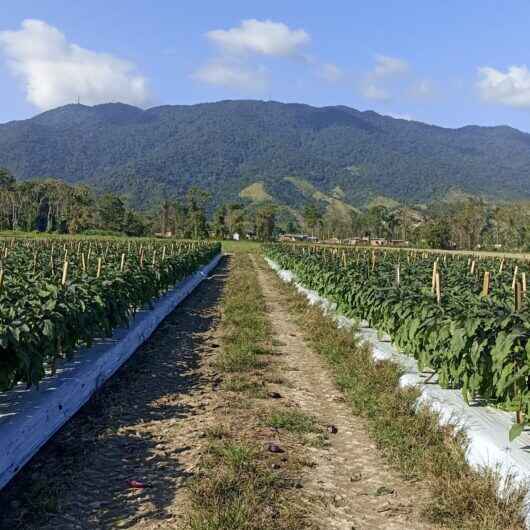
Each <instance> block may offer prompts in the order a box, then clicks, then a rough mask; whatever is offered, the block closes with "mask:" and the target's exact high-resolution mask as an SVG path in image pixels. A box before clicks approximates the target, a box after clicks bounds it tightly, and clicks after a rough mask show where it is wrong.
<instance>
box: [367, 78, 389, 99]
mask: <svg viewBox="0 0 530 530" xmlns="http://www.w3.org/2000/svg"><path fill="white" fill-rule="evenodd" d="M361 93H362V95H363V96H364V97H365V98H367V99H373V100H375V101H389V100H390V94H389V93H388V91H387V90H386V89H384V88H382V87H380V86H377V85H376V84H374V83H371V82H365V83H363V84H362V85H361Z"/></svg>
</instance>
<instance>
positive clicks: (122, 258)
mask: <svg viewBox="0 0 530 530" xmlns="http://www.w3.org/2000/svg"><path fill="white" fill-rule="evenodd" d="M124 269H125V253H123V254H122V255H121V263H120V272H123V270H124Z"/></svg>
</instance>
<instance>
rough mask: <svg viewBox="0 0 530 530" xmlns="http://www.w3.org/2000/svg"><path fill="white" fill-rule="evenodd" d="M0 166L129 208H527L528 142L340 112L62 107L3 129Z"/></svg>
mask: <svg viewBox="0 0 530 530" xmlns="http://www.w3.org/2000/svg"><path fill="white" fill-rule="evenodd" d="M0 167H7V168H8V169H9V170H11V172H12V173H13V174H14V175H15V176H16V177H17V178H19V179H31V178H40V177H56V178H59V179H63V180H65V181H68V182H83V183H87V184H89V185H92V186H94V187H96V188H97V189H98V190H101V191H113V192H118V193H121V194H123V195H126V196H128V197H129V199H130V201H131V203H132V204H133V205H136V206H140V207H143V206H146V205H148V204H150V203H151V202H153V201H156V200H159V199H160V198H161V197H163V196H166V195H169V194H174V193H182V192H184V191H186V190H187V189H189V188H190V187H191V186H199V187H201V188H204V189H206V190H208V191H209V192H210V193H211V194H212V204H215V203H218V202H220V201H227V200H238V199H239V200H241V198H242V200H244V201H247V202H250V201H260V200H267V199H272V200H274V201H276V202H278V203H280V204H284V205H286V207H290V208H295V209H296V208H299V207H300V206H301V205H303V204H305V203H307V201H308V200H314V201H317V202H320V203H321V204H323V205H326V206H327V207H332V208H336V209H339V210H342V211H347V210H348V209H351V208H352V207H354V206H360V205H364V204H367V203H369V202H370V201H373V200H376V201H380V200H384V201H391V202H392V201H399V202H405V203H409V204H413V203H424V202H428V201H430V200H432V199H433V198H441V197H445V196H447V194H451V193H452V194H454V193H457V194H458V193H462V194H472V195H481V196H484V197H487V198H494V199H497V200H502V199H511V198H529V197H530V135H529V134H526V133H523V132H520V131H518V130H516V129H512V128H510V127H506V126H500V127H477V126H468V127H462V128H460V129H446V128H442V127H436V126H433V125H427V124H425V123H420V122H416V121H407V120H401V119H394V118H391V117H389V116H382V115H380V114H377V113H375V112H372V111H366V112H360V111H358V110H355V109H352V108H348V107H344V106H336V107H322V108H316V107H311V106H309V105H302V104H284V103H277V102H262V101H221V102H217V103H204V104H198V105H190V106H183V105H176V106H161V107H155V108H151V109H148V110H142V109H138V108H136V107H132V106H129V105H124V104H120V103H112V104H105V105H97V106H94V107H87V106H84V105H67V106H64V107H60V108H57V109H54V110H51V111H48V112H44V113H43V114H40V115H38V116H36V117H34V118H31V119H28V120H23V121H14V122H9V123H6V124H3V125H0Z"/></svg>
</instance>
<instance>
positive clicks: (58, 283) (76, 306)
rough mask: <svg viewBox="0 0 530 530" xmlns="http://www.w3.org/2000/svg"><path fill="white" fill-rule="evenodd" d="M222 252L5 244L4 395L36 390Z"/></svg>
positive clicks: (1, 262)
mask: <svg viewBox="0 0 530 530" xmlns="http://www.w3.org/2000/svg"><path fill="white" fill-rule="evenodd" d="M219 252H220V246H219V244H216V243H205V242H196V243H184V242H181V243H176V242H165V241H158V240H138V241H131V240H116V241H108V240H75V239H70V240H35V239H33V240H32V239H27V240H3V241H0V391H1V390H7V389H9V388H12V387H13V386H14V385H16V384H17V383H19V382H23V383H26V384H27V385H34V384H37V383H38V382H39V381H40V380H41V379H42V377H43V376H44V375H45V373H46V372H47V371H50V370H51V371H52V372H53V371H54V370H55V366H56V361H57V359H60V358H64V357H69V356H71V355H72V354H73V352H74V351H75V350H76V348H79V347H80V346H87V345H90V344H92V342H93V341H94V339H96V338H99V337H105V336H110V335H111V333H112V330H113V328H115V327H117V326H121V325H126V324H127V323H128V321H129V318H130V317H131V316H133V315H134V314H135V312H136V311H138V310H139V309H141V308H143V307H145V306H146V305H149V304H151V303H152V301H153V300H154V299H156V298H157V297H158V296H160V295H161V294H162V293H164V292H165V291H167V290H168V289H171V288H172V287H173V286H175V284H176V283H178V282H179V281H180V280H182V279H183V278H185V277H186V276H188V275H190V274H192V273H193V272H195V271H196V270H197V269H198V268H199V267H200V266H201V265H204V264H206V263H207V262H209V261H210V260H211V259H212V258H213V257H214V256H215V255H216V254H217V253H219Z"/></svg>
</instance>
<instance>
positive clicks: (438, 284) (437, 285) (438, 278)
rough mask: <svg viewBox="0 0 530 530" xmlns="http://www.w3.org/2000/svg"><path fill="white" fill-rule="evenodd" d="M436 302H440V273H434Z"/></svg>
mask: <svg viewBox="0 0 530 530" xmlns="http://www.w3.org/2000/svg"><path fill="white" fill-rule="evenodd" d="M436 302H437V303H438V305H440V304H441V303H442V289H441V286H440V273H439V272H437V273H436Z"/></svg>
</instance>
